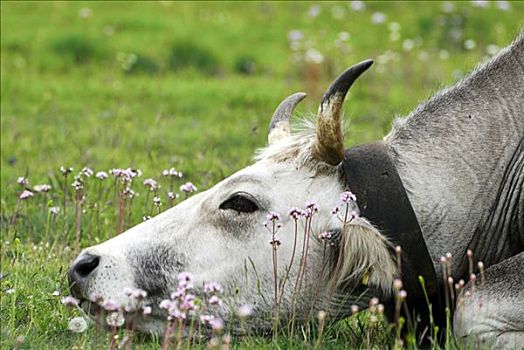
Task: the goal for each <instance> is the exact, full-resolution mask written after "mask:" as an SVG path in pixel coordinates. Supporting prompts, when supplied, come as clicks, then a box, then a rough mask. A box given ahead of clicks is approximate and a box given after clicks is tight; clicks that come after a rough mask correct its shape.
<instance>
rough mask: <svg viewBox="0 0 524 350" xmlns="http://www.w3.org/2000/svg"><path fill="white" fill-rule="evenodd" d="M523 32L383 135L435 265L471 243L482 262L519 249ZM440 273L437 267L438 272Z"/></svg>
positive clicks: (457, 267) (460, 270)
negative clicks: (460, 80) (512, 41)
mask: <svg viewBox="0 0 524 350" xmlns="http://www.w3.org/2000/svg"><path fill="white" fill-rule="evenodd" d="M523 137H524V35H521V36H520V38H519V39H518V40H517V41H516V42H515V43H514V44H513V45H512V46H510V47H509V48H507V49H505V50H504V51H503V52H502V53H500V54H499V55H498V56H497V57H496V58H495V59H493V60H492V61H490V62H488V63H487V64H485V65H483V66H482V67H480V68H479V69H478V70H476V71H475V72H474V73H473V74H471V75H470V76H469V77H468V78H466V79H465V80H463V81H462V82H460V83H458V84H457V85H456V86H454V87H452V88H449V89H446V90H444V91H442V92H440V93H439V94H437V95H436V96H434V97H433V98H431V99H430V100H429V101H428V102H426V103H424V104H422V105H421V106H419V107H418V108H417V109H416V110H415V111H414V112H413V113H411V114H410V115H409V116H408V117H407V118H406V119H404V120H400V121H399V122H397V123H396V125H395V126H394V128H393V130H392V132H391V133H390V134H389V135H388V136H387V137H386V142H387V144H388V145H389V146H390V147H391V150H392V153H393V155H394V158H395V159H396V164H397V169H398V172H399V173H400V176H401V178H402V180H403V182H404V186H405V188H406V190H407V193H408V196H409V198H410V200H411V202H412V205H413V208H414V210H415V212H416V214H417V217H418V219H419V222H420V225H421V228H422V232H423V235H424V238H425V240H426V242H427V245H428V248H429V252H430V255H431V256H432V258H433V261H434V265H435V267H436V268H437V270H439V269H440V267H439V266H440V263H439V258H440V257H441V256H443V255H444V254H445V253H447V252H450V253H452V255H453V256H454V257H455V259H454V260H453V263H452V275H453V276H454V277H459V276H463V275H464V273H466V272H467V265H465V264H464V263H463V262H464V261H465V260H466V259H465V253H466V250H467V249H468V248H470V249H472V250H473V251H474V253H475V256H476V258H478V259H480V260H482V261H483V262H484V263H485V264H487V265H492V264H495V263H498V262H500V261H502V260H504V259H506V258H508V257H510V256H512V255H515V254H516V253H518V252H520V251H522V250H523V248H524V191H523V190H522V187H523V182H524V170H523V167H524V145H523V142H524V141H523ZM438 275H439V276H440V275H441V274H438Z"/></svg>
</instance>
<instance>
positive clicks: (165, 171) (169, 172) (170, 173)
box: [162, 168, 183, 178]
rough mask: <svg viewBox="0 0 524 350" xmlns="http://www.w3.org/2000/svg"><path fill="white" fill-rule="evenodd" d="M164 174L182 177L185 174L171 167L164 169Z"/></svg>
mask: <svg viewBox="0 0 524 350" xmlns="http://www.w3.org/2000/svg"><path fill="white" fill-rule="evenodd" d="M162 176H165V177H174V178H181V177H182V176H183V174H182V173H181V172H179V171H177V170H176V169H175V168H171V169H165V170H162Z"/></svg>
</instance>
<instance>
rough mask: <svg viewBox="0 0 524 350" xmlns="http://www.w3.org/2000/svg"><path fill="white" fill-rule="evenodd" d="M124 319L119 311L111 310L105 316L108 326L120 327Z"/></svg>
mask: <svg viewBox="0 0 524 350" xmlns="http://www.w3.org/2000/svg"><path fill="white" fill-rule="evenodd" d="M125 321H126V320H125V317H124V314H123V313H121V312H111V313H109V315H107V316H106V323H107V324H108V325H109V326H110V327H121V326H122V325H123V324H124V322H125Z"/></svg>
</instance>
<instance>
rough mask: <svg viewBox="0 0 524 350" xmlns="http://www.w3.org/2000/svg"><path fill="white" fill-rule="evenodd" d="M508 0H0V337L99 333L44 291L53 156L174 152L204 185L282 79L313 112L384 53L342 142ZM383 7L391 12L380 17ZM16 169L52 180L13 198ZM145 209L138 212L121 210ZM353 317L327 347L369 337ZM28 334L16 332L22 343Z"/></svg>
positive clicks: (98, 159)
mask: <svg viewBox="0 0 524 350" xmlns="http://www.w3.org/2000/svg"><path fill="white" fill-rule="evenodd" d="M450 4H451V5H450ZM503 4H504V3H503ZM499 6H500V5H497V4H495V3H489V4H488V5H487V7H486V8H484V7H479V6H474V4H472V3H470V2H464V3H460V2H457V3H447V4H443V3H437V2H426V3H421V2H419V3H403V2H373V3H365V9H363V10H359V11H356V10H353V9H352V8H351V4H348V3H319V4H314V3H200V4H198V3H190V2H181V3H168V2H155V3H122V2H110V3H97V2H2V3H1V13H2V14H1V16H2V18H1V20H2V21H1V136H2V137H1V181H0V184H1V220H2V229H1V242H2V252H1V257H2V262H1V273H2V278H1V315H0V323H1V324H2V331H1V348H2V349H8V348H13V347H16V346H18V347H19V348H26V349H30V348H31V349H34V348H38V349H47V348H54V349H65V348H71V347H72V346H79V347H80V348H83V347H89V346H90V344H92V343H91V342H92V337H91V336H92V329H90V330H89V331H88V333H87V334H85V335H76V334H72V333H71V332H70V331H69V330H68V329H67V322H68V319H69V318H70V317H71V313H70V312H68V310H65V309H64V308H63V307H62V306H61V304H60V297H58V296H54V295H52V294H53V292H54V291H58V292H59V293H60V295H65V294H66V293H67V287H66V281H65V278H64V277H65V271H66V269H67V267H68V265H69V263H70V261H71V260H72V259H73V257H74V256H75V255H76V254H77V253H78V251H77V248H76V247H75V217H74V201H73V200H72V198H73V194H74V193H73V189H72V188H71V186H70V182H71V181H72V177H71V178H69V179H68V182H69V183H68V184H66V185H67V186H66V188H68V191H69V193H68V195H69V198H70V199H69V203H68V212H67V214H66V215H63V213H62V214H61V215H59V216H57V218H56V220H55V219H53V220H51V221H50V220H48V215H47V201H49V200H51V201H52V205H56V206H61V198H62V192H61V191H62V190H61V189H62V188H63V186H62V185H63V180H64V179H63V177H62V176H61V175H60V173H59V171H58V169H59V167H60V166H62V165H64V166H72V167H74V168H75V171H79V170H80V169H81V168H82V167H84V166H90V167H92V168H94V169H95V170H105V171H107V170H108V169H110V168H115V167H134V168H139V169H141V170H142V172H143V173H144V178H145V177H154V178H159V177H160V172H161V170H162V169H165V168H170V167H175V168H177V169H178V170H180V171H182V172H184V174H185V179H188V180H190V181H192V182H194V183H195V184H196V186H197V187H198V188H199V189H205V188H208V187H210V186H211V185H213V184H214V183H216V182H217V181H219V180H220V179H223V178H224V177H227V176H228V175H230V174H231V173H233V172H234V171H235V170H238V169H240V168H242V167H244V166H246V165H247V164H249V163H250V162H251V157H252V155H253V152H254V150H255V149H256V148H257V147H260V146H263V145H264V144H265V140H266V136H267V134H266V130H267V125H268V122H269V118H270V116H271V114H272V112H273V109H274V108H275V107H276V106H277V105H278V103H279V102H280V101H281V100H282V99H283V98H284V97H285V96H287V95H289V94H290V93H292V92H295V91H306V92H307V93H308V95H309V96H308V98H307V99H306V100H305V102H304V103H303V104H301V105H300V106H299V108H298V111H299V114H300V113H304V112H306V111H315V110H316V108H317V105H318V102H319V99H320V97H321V95H322V93H323V90H324V89H325V88H326V87H327V85H328V84H329V81H330V80H331V79H333V78H334V77H335V76H336V74H337V73H339V72H341V71H342V70H343V69H344V68H345V67H347V66H349V65H350V64H352V63H355V62H357V61H360V60H362V59H365V58H368V57H372V58H374V59H375V60H376V64H375V66H374V68H373V69H372V70H371V71H370V72H369V73H366V75H365V77H363V78H362V79H360V80H359V82H358V83H357V84H356V86H355V87H354V88H353V89H352V92H351V96H350V97H349V103H347V104H346V107H345V108H346V115H348V116H349V119H350V121H351V123H350V127H349V132H348V134H347V137H346V142H347V146H351V145H354V144H358V143H361V142H365V141H371V140H376V139H378V138H381V137H382V136H383V135H384V134H385V133H386V132H387V130H388V129H389V126H390V124H391V121H392V120H393V119H394V118H395V117H396V116H397V115H405V114H407V113H409V111H410V110H412V109H413V108H414V107H415V106H416V105H417V103H419V102H420V101H422V100H424V99H425V98H427V97H428V96H429V95H430V94H431V93H432V92H434V91H436V90H438V89H439V88H441V87H443V86H446V85H449V84H450V83H452V82H453V81H456V80H457V79H459V78H460V77H461V76H462V75H463V74H464V73H465V72H467V71H469V70H470V69H472V68H473V67H474V66H475V65H476V64H477V63H478V62H479V61H482V60H483V59H485V57H487V56H489V55H490V54H492V52H494V51H496V48H497V47H503V46H505V45H507V44H509V43H510V42H511V40H512V39H513V38H514V37H515V36H516V34H517V33H518V32H519V30H522V28H523V26H524V21H523V20H522V16H521V15H520V14H521V13H523V12H524V3H522V2H511V3H510V6H511V9H510V10H509V11H506V10H503V9H500V8H498V7H499ZM502 7H503V6H502ZM377 12H381V13H383V14H384V15H385V21H384V22H383V23H373V21H372V17H373V18H375V19H377V18H379V17H380V16H376V15H375V16H373V14H374V13H375V14H376V13H377ZM393 22H394V23H398V25H396V24H392V23H393ZM293 31H295V32H293ZM296 31H298V32H296ZM346 33H347V34H346ZM300 36H301V37H302V38H301V39H299V40H294V41H293V42H291V41H290V38H293V37H300ZM313 49H314V50H315V51H318V52H320V53H321V55H322V59H321V60H320V59H318V54H316V53H315V51H313ZM315 60H317V61H316V62H318V61H321V62H320V63H315ZM19 176H26V177H28V178H29V179H30V185H31V186H33V185H36V184H39V183H49V184H51V185H52V186H53V190H52V193H53V194H52V195H49V196H47V198H43V197H42V196H40V195H39V196H36V197H35V198H31V199H30V200H29V201H27V203H25V202H24V203H18V195H19V193H20V190H21V188H20V186H19V185H17V184H16V180H17V178H18V177H19ZM110 190H111V188H110V186H109V184H108V185H107V188H106V189H105V190H104V191H106V192H107V193H110ZM89 191H91V192H89V193H94V188H90V189H89ZM141 192H142V196H141V197H139V200H138V201H144V197H145V196H144V194H145V192H144V190H143V189H141ZM93 196H94V195H93ZM96 203H100V206H98V207H94V204H96ZM138 203H140V202H138ZM90 205H91V207H90ZM84 208H86V213H84V214H83V220H82V223H81V241H80V243H81V246H82V247H86V246H89V245H91V244H93V243H95V242H98V241H102V240H105V239H107V238H108V237H111V236H112V234H113V232H114V227H115V222H116V221H115V219H116V218H115V212H114V210H112V208H114V205H113V203H111V202H110V201H109V200H107V201H105V202H104V201H101V202H98V201H96V200H92V199H90V198H89V197H88V199H87V202H86V203H85V206H84ZM62 209H63V208H62ZM15 212H18V214H19V215H18V217H17V220H16V225H14V226H13V225H10V220H11V219H12V217H13V214H14V213H15ZM98 212H100V216H99V217H100V219H97V216H96V214H97V213H98ZM141 215H142V213H141V212H140V213H138V212H135V213H133V216H132V217H131V220H130V222H129V223H128V224H130V223H136V222H139V221H141ZM347 322H349V323H352V322H355V321H354V320H353V321H347ZM353 326H354V325H353ZM357 328H358V327H357ZM353 329H354V327H348V326H345V323H340V324H337V325H336V326H332V327H330V328H329V329H328V330H327V331H326V335H325V340H324V342H323V343H322V344H323V346H325V347H327V348H344V347H348V346H350V347H365V345H364V344H366V343H365V342H364V339H363V338H362V336H360V335H358V334H357V335H353V333H352V332H353ZM20 336H23V337H24V342H23V343H21V344H19V345H15V344H17V338H19V337H20ZM18 340H20V339H18ZM139 344H141V345H140V347H141V348H145V349H147V348H157V347H158V344H159V343H158V341H155V340H154V339H149V338H145V339H141V340H140V342H139ZM314 344H315V339H312V338H307V339H303V338H301V337H300V336H297V337H294V338H293V337H289V338H284V339H283V338H280V339H279V340H278V343H276V344H275V343H273V342H272V340H271V339H266V338H252V339H247V340H239V341H238V343H235V347H239V348H258V349H265V348H274V347H279V348H302V347H303V346H305V345H307V346H311V347H312V346H314ZM374 344H375V345H376V346H377V347H381V345H380V344H381V343H380V340H377V341H376V342H375V343H374ZM367 345H370V344H367Z"/></svg>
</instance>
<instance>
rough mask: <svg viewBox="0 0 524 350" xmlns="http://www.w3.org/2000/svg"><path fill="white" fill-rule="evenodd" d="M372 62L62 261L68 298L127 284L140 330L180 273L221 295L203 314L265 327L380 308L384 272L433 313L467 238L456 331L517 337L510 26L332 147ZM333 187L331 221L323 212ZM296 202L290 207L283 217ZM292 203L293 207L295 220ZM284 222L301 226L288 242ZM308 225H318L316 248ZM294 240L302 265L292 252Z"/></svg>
mask: <svg viewBox="0 0 524 350" xmlns="http://www.w3.org/2000/svg"><path fill="white" fill-rule="evenodd" d="M372 63H373V62H372V61H371V60H366V61H363V62H361V63H358V64H356V65H354V66H352V67H350V68H349V69H348V70H346V71H345V72H344V73H342V74H341V75H340V76H339V77H338V78H337V79H336V80H335V82H334V83H333V84H332V85H331V86H330V87H329V89H328V90H327V92H326V93H325V94H324V96H323V98H322V101H321V103H320V107H319V109H318V113H317V116H316V121H313V122H312V121H305V122H304V123H303V126H302V128H301V130H299V131H298V132H291V124H290V116H291V114H292V112H293V109H294V108H295V106H296V104H297V103H299V102H300V101H301V100H302V99H303V98H304V97H305V94H303V93H297V94H293V95H291V96H289V97H288V98H287V99H285V100H284V101H283V102H282V103H281V104H280V106H279V107H278V108H277V109H276V111H275V113H274V115H273V118H272V120H271V123H270V127H269V133H268V145H267V147H265V148H263V149H261V150H259V151H258V152H257V154H256V157H255V161H254V163H253V164H252V165H250V166H248V167H246V168H244V169H242V170H240V171H238V172H237V173H235V174H233V175H231V176H230V177H228V178H226V179H224V180H223V181H221V182H219V183H218V184H216V185H215V186H213V187H212V188H210V189H208V190H206V191H204V192H201V193H199V194H197V195H194V196H192V197H190V198H189V199H186V200H185V201H183V202H181V203H180V204H178V205H176V206H175V207H173V208H171V209H169V210H167V211H165V212H163V213H161V214H159V215H157V216H155V217H154V218H152V219H150V220H148V221H145V222H143V223H141V224H139V225H137V226H135V227H133V228H131V229H129V230H128V231H126V232H124V233H122V234H120V235H118V236H116V237H114V238H112V239H110V240H108V241H106V242H104V243H101V244H98V245H96V246H93V247H89V248H87V249H85V250H83V251H82V252H81V254H80V255H79V256H78V257H77V259H76V260H75V261H74V262H73V263H72V265H71V267H70V270H69V272H68V276H69V281H70V285H71V291H72V294H73V295H74V296H76V297H77V298H79V299H81V300H82V305H83V306H84V305H85V303H87V301H88V300H89V297H90V295H92V294H93V293H98V294H99V295H101V297H103V298H112V299H114V300H116V301H117V302H118V303H120V304H122V305H125V304H129V297H128V296H127V295H126V293H124V292H123V291H124V289H125V288H126V287H134V288H140V289H143V290H145V291H146V292H147V297H146V299H145V303H147V304H148V305H151V307H152V313H151V315H150V317H148V318H147V319H145V320H139V321H138V322H137V324H136V327H137V329H138V330H140V331H143V332H153V333H161V332H162V330H163V325H164V320H165V317H166V315H165V312H164V311H163V310H160V308H159V307H158V304H159V303H160V301H161V300H163V299H166V298H169V295H170V293H171V292H172V291H174V290H176V288H177V284H178V281H177V276H178V275H179V273H181V272H183V271H189V272H191V273H192V275H193V276H194V286H195V293H196V294H199V293H203V292H202V286H203V284H204V282H206V281H215V282H218V283H220V284H221V285H222V286H223V288H224V291H223V298H224V300H225V301H228V302H227V303H226V302H225V303H224V304H223V305H222V306H220V307H219V309H218V311H217V312H218V314H219V315H220V317H221V318H223V319H225V320H230V319H231V320H232V319H233V318H234V315H233V313H234V312H233V311H232V310H234V308H233V307H232V306H231V305H237V306H238V305H244V304H248V305H251V306H252V308H253V310H252V315H251V317H250V318H249V319H248V320H247V321H246V324H244V327H248V328H250V329H271V328H272V326H273V325H274V317H275V316H278V317H279V318H280V321H282V322H284V321H285V320H289V319H290V318H291V317H293V318H294V319H296V320H297V322H302V321H306V320H308V319H309V318H310V316H311V315H314V314H316V313H318V312H319V311H326V312H327V314H328V316H329V317H330V318H331V319H333V320H336V319H340V318H343V317H345V316H347V315H349V314H350V313H351V310H352V306H353V305H357V306H359V307H360V308H365V307H367V306H369V303H370V300H372V298H373V297H374V296H378V297H379V299H380V301H381V302H383V303H384V304H385V305H386V307H387V308H388V310H389V309H390V308H391V307H390V306H388V305H391V301H392V300H393V299H395V296H396V295H397V294H398V293H397V292H398V291H396V288H397V287H399V286H398V285H396V280H397V279H400V280H401V281H402V283H403V288H404V289H405V290H406V291H407V295H408V305H409V307H410V310H416V311H417V312H420V313H424V310H426V309H427V305H426V300H427V299H429V301H430V303H432V304H433V307H434V310H433V312H437V311H436V309H437V305H440V306H442V305H443V299H445V298H444V297H443V294H445V293H443V292H442V291H443V290H444V289H445V286H446V285H447V284H448V280H446V279H449V278H451V279H452V280H453V281H459V280H460V279H465V280H466V281H468V278H470V272H471V271H470V267H468V260H470V257H469V256H468V254H467V251H468V249H469V250H471V251H472V252H474V254H475V259H478V260H481V261H482V262H483V267H484V270H483V271H482V276H479V278H477V279H476V281H475V278H470V279H472V281H470V282H469V284H467V285H466V287H465V288H464V291H463V292H462V294H461V295H460V297H459V300H458V302H457V307H456V311H455V315H454V332H455V334H456V336H457V337H458V338H459V339H463V338H464V339H466V340H471V339H473V340H474V341H479V342H486V344H487V342H489V344H492V345H494V346H497V347H501V348H503V347H509V348H511V347H516V346H518V344H520V346H522V344H524V274H523V272H522V271H524V270H523V269H524V253H523V248H524V190H523V187H524V185H523V183H524V33H521V34H520V35H519V36H518V38H517V39H516V40H515V41H514V42H513V43H512V44H511V45H510V46H508V47H506V48H505V49H502V50H501V51H500V53H498V54H497V55H496V56H495V57H493V58H492V59H491V60H489V61H488V62H487V63H485V64H483V65H481V66H480V67H478V68H477V69H475V70H474V71H473V72H472V73H471V74H470V75H469V76H467V77H465V78H464V79H462V80H461V81H460V82H458V83H457V84H455V85H454V86H452V87H450V88H447V89H444V90H442V91H440V92H439V93H437V94H435V95H434V96H432V97H431V98H430V99H429V100H428V101H427V102H424V103H422V104H421V105H419V106H418V107H417V108H416V109H415V110H414V111H413V112H412V113H411V114H409V115H408V116H407V117H404V118H398V119H396V120H395V121H394V123H393V126H392V129H391V131H390V132H389V134H388V135H387V136H386V137H385V138H384V139H383V140H382V141H378V142H375V143H372V144H367V145H360V146H357V147H354V148H350V149H348V150H346V149H345V148H344V133H343V127H342V116H341V114H342V112H341V111H342V105H343V102H344V99H345V96H346V94H347V92H348V90H349V88H350V87H351V85H352V84H353V83H354V81H355V80H356V79H357V78H358V77H359V76H360V75H361V74H362V73H363V72H364V71H366V70H367V69H368V68H369V67H370V66H371V65H372ZM348 191H351V192H352V193H349V192H348ZM341 193H343V194H345V198H344V200H343V203H345V205H346V207H345V208H346V210H348V209H349V211H350V213H351V215H350V216H351V217H350V219H347V220H346V218H347V215H346V216H345V217H344V219H343V220H341V219H340V218H341V214H340V212H339V213H335V214H334V211H333V208H340V204H341V200H340V194H341ZM353 196H355V197H356V198H354V197H353ZM305 203H307V204H305ZM304 205H306V207H305V209H306V210H305V211H304V210H302V211H297V210H295V211H294V212H293V211H292V212H291V213H290V214H291V215H285V214H286V213H288V212H289V210H290V208H293V207H299V208H304ZM271 211H275V212H279V213H281V214H280V216H279V215H277V214H275V213H273V214H270V219H271V222H273V223H274V222H276V221H277V220H278V225H277V226H276V227H277V229H278V232H277V235H278V241H277V240H275V238H274V237H273V240H272V244H273V246H270V245H268V239H269V238H270V235H269V233H268V232H267V229H266V228H265V227H263V225H262V224H261V223H262V222H263V221H264V219H265V218H266V215H267V213H268V212H271ZM297 212H300V215H302V216H304V217H305V218H306V219H305V220H303V219H302V218H301V219H300V220H298V219H296V216H293V215H294V214H296V213H297ZM335 212H336V210H335ZM294 223H295V224H296V225H297V226H298V232H300V233H301V232H306V233H307V234H299V235H298V237H296V238H295V239H293V236H294V233H295V234H296V232H297V230H296V227H297V226H295V225H294ZM266 226H267V225H266ZM294 227H295V229H294ZM270 231H271V230H270ZM273 233H274V232H273ZM321 233H324V237H326V234H327V236H329V237H330V240H329V244H327V248H326V241H325V240H323V239H322V238H320V237H319V234H321ZM321 236H322V235H321ZM276 243H278V249H274V248H275V244H276ZM297 247H299V248H297ZM300 247H303V250H302V253H304V249H305V250H306V251H307V257H306V258H307V263H306V262H305V261H303V259H299V258H298V256H299V255H300V252H295V248H296V249H297V250H300ZM275 250H276V253H275ZM295 253H296V255H297V258H295V259H294V261H293V262H292V264H290V265H289V266H288V264H289V263H290V261H291V260H292V257H293V256H294V254H295ZM446 255H447V259H446V258H445V261H446V262H445V264H443V263H442V261H441V259H442V257H446ZM275 275H277V276H286V277H287V280H288V281H289V282H288V283H287V284H284V286H283V287H282V282H280V283H281V284H280V287H281V294H280V295H279V294H278V293H274V289H275V279H274V277H275ZM480 279H482V281H480ZM295 281H300V284H299V285H298V286H297V284H296V282H295ZM479 282H481V283H479ZM297 289H298V290H297ZM297 294H298V297H297ZM426 298H427V299H426ZM277 299H278V300H277ZM410 300H411V301H410ZM276 304H278V310H277V313H275V312H274V311H275V310H274V305H276ZM440 306H439V307H440ZM233 328H234V327H233Z"/></svg>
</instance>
